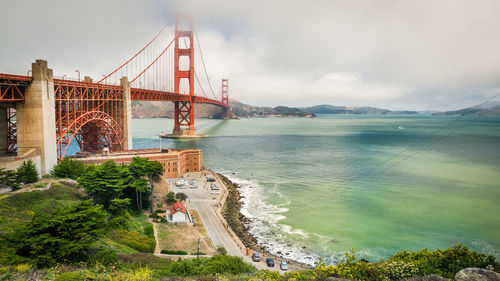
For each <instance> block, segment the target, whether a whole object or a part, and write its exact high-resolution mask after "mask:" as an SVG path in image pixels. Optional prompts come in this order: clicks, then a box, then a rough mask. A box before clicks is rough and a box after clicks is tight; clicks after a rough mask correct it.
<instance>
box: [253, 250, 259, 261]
mask: <svg viewBox="0 0 500 281" xmlns="http://www.w3.org/2000/svg"><path fill="white" fill-rule="evenodd" d="M252 260H253V261H255V262H259V261H260V255H259V253H257V252H254V253H252Z"/></svg>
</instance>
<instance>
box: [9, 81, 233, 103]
mask: <svg viewBox="0 0 500 281" xmlns="http://www.w3.org/2000/svg"><path fill="white" fill-rule="evenodd" d="M31 80H32V78H31V77H30V76H21V75H11V74H4V73H0V102H19V101H24V88H25V87H27V86H29V84H30V83H31ZM57 87H65V88H66V89H67V90H68V91H71V88H80V89H82V90H83V91H78V92H77V93H75V95H78V94H79V93H82V94H85V93H86V91H85V89H94V90H95V89H99V90H115V91H116V90H118V91H121V90H122V88H121V87H120V86H117V85H109V84H102V83H99V84H98V83H92V82H84V81H80V82H79V81H73V80H63V79H54V88H57ZM130 94H131V98H132V100H134V101H194V102H195V103H209V104H214V105H218V106H222V107H225V106H226V105H224V104H223V103H222V102H221V101H218V100H214V99H209V98H206V97H200V96H194V97H193V98H192V99H191V97H190V96H189V95H183V94H178V93H173V92H167V91H158V90H149V89H140V88H131V89H130ZM73 98H76V99H82V98H83V99H85V97H81V96H73Z"/></svg>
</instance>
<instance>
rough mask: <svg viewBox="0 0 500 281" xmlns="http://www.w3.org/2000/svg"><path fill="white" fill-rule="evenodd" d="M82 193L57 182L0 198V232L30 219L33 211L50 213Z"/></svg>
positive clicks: (71, 201) (81, 197)
mask: <svg viewBox="0 0 500 281" xmlns="http://www.w3.org/2000/svg"><path fill="white" fill-rule="evenodd" d="M83 197H84V195H83V194H82V193H81V192H80V191H78V190H77V189H75V188H72V187H68V186H65V185H62V184H59V183H54V184H52V187H51V188H50V189H48V190H43V191H40V190H33V191H31V192H22V193H16V194H11V195H9V196H7V197H4V198H3V199H2V200H0V232H2V233H5V232H10V231H12V230H13V229H15V228H16V227H20V226H22V225H24V224H25V223H27V222H28V221H30V220H31V218H32V217H33V215H34V214H35V213H52V212H53V211H54V210H55V209H57V208H64V207H67V206H70V205H72V204H76V203H78V202H79V201H80V200H81V199H83Z"/></svg>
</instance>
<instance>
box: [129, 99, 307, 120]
mask: <svg viewBox="0 0 500 281" xmlns="http://www.w3.org/2000/svg"><path fill="white" fill-rule="evenodd" d="M229 105H230V107H231V112H232V116H231V117H232V118H240V117H243V118H245V117H271V116H277V117H315V116H316V115H314V113H312V112H305V111H303V110H300V109H298V108H294V107H286V106H277V107H274V108H273V107H266V106H262V107H261V106H253V105H248V104H244V103H241V102H239V101H236V100H230V101H229ZM173 114H174V105H173V103H172V102H164V101H133V102H132V116H133V117H135V118H160V117H166V118H172V116H173ZM195 116H196V118H215V119H217V118H220V117H221V108H220V107H218V106H215V105H211V104H196V110H195Z"/></svg>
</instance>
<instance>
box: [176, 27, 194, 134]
mask: <svg viewBox="0 0 500 281" xmlns="http://www.w3.org/2000/svg"><path fill="white" fill-rule="evenodd" d="M179 20H180V19H179V18H178V19H176V21H175V50H174V92H175V93H179V94H180V91H179V89H180V82H181V79H188V81H189V96H188V99H187V100H186V101H175V102H174V121H175V125H174V131H173V135H177V136H182V135H196V129H195V127H194V98H195V96H194V46H193V23H192V21H191V20H186V19H185V20H184V21H183V23H185V25H183V26H182V28H181V25H180V24H179ZM186 38H188V39H189V47H187V48H179V40H181V39H182V40H183V43H186ZM186 45H187V44H186ZM183 56H186V57H188V58H189V70H180V69H179V62H180V58H181V57H183Z"/></svg>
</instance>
